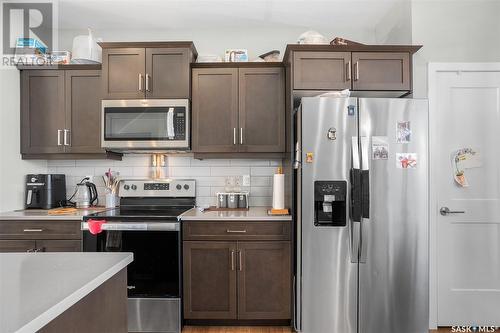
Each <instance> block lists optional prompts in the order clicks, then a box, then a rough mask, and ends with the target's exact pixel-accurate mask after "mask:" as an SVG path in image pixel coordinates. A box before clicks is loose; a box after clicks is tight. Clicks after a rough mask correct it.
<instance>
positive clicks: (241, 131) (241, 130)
mask: <svg viewBox="0 0 500 333" xmlns="http://www.w3.org/2000/svg"><path fill="white" fill-rule="evenodd" d="M242 144H243V127H240V145H242Z"/></svg>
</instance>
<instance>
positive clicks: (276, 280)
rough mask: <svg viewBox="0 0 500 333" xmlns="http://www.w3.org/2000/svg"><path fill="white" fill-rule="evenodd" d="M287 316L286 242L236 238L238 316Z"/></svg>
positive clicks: (246, 317)
mask: <svg viewBox="0 0 500 333" xmlns="http://www.w3.org/2000/svg"><path fill="white" fill-rule="evenodd" d="M288 318H290V242H238V319H288Z"/></svg>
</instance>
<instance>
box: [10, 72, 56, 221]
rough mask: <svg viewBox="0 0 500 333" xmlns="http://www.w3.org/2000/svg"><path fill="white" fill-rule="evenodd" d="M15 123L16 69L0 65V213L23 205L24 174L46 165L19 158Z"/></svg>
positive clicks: (16, 102) (18, 128) (18, 130)
mask: <svg viewBox="0 0 500 333" xmlns="http://www.w3.org/2000/svg"><path fill="white" fill-rule="evenodd" d="M19 122H20V116H19V71H18V70H17V69H6V68H0V212H3V211H9V210H14V209H21V208H23V205H24V183H25V176H26V174H28V173H42V172H45V171H46V168H47V161H23V160H21V155H20V144H19V142H20V123H19Z"/></svg>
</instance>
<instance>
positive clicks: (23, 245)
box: [0, 240, 36, 253]
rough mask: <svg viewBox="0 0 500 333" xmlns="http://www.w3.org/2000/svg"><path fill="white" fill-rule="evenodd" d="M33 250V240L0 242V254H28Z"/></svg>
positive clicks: (34, 246)
mask: <svg viewBox="0 0 500 333" xmlns="http://www.w3.org/2000/svg"><path fill="white" fill-rule="evenodd" d="M34 248H36V244H35V241H34V240H0V253H9V252H28V251H31V250H32V249H34Z"/></svg>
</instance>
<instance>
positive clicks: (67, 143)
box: [64, 129, 70, 146]
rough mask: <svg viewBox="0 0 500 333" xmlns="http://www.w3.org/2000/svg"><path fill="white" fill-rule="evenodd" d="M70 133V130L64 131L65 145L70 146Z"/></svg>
mask: <svg viewBox="0 0 500 333" xmlns="http://www.w3.org/2000/svg"><path fill="white" fill-rule="evenodd" d="M69 133H70V131H69V129H64V145H65V146H69V145H70V144H69V140H68V134H69Z"/></svg>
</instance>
